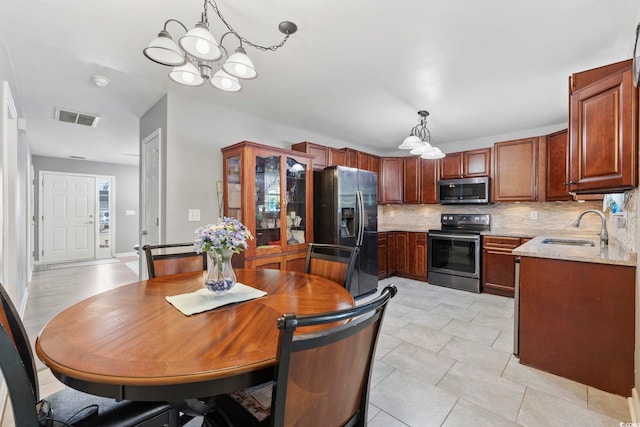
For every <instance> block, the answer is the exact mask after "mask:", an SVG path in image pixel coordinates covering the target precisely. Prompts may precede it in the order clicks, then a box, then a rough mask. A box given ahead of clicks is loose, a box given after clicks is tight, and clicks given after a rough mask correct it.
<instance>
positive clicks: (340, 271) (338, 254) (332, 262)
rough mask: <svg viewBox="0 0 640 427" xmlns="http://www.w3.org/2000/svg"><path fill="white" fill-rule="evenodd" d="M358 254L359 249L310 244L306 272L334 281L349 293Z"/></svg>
mask: <svg viewBox="0 0 640 427" xmlns="http://www.w3.org/2000/svg"><path fill="white" fill-rule="evenodd" d="M358 253H359V249H358V248H357V247H350V246H341V245H332V244H325V243H309V248H308V249H307V259H306V263H305V268H304V272H305V273H310V274H315V275H317V276H322V277H325V278H327V279H330V280H333V281H334V282H336V283H338V284H340V285H342V286H344V288H345V289H346V290H348V291H349V290H351V278H352V277H353V270H354V269H355V265H356V261H357V259H358Z"/></svg>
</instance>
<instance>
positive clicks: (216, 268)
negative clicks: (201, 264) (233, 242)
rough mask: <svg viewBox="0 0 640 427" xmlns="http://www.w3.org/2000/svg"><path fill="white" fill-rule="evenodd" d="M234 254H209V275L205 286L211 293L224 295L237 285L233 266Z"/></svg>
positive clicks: (229, 252) (205, 280)
mask: <svg viewBox="0 0 640 427" xmlns="http://www.w3.org/2000/svg"><path fill="white" fill-rule="evenodd" d="M232 255H233V252H231V251H228V252H215V251H209V252H207V275H206V276H205V279H204V285H205V287H206V288H207V289H209V290H210V291H211V292H214V293H217V294H222V293H225V292H227V291H228V290H229V289H231V288H233V287H234V286H235V284H236V273H234V271H233V266H232V265H231V256H232Z"/></svg>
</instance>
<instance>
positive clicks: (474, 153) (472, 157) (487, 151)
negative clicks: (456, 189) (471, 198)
mask: <svg viewBox="0 0 640 427" xmlns="http://www.w3.org/2000/svg"><path fill="white" fill-rule="evenodd" d="M439 164H440V179H455V178H468V177H476V176H489V175H490V173H491V148H480V149H478V150H469V151H460V152H457V153H449V154H447V155H446V156H445V157H444V158H442V159H440V160H439Z"/></svg>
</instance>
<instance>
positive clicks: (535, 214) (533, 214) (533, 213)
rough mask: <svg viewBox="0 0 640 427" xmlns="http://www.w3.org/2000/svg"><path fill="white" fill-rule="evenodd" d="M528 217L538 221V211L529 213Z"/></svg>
mask: <svg viewBox="0 0 640 427" xmlns="http://www.w3.org/2000/svg"><path fill="white" fill-rule="evenodd" d="M529 217H530V218H531V219H538V211H531V212H530V213H529Z"/></svg>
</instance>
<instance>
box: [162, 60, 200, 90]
mask: <svg viewBox="0 0 640 427" xmlns="http://www.w3.org/2000/svg"><path fill="white" fill-rule="evenodd" d="M169 78H170V79H171V80H173V81H174V82H176V83H180V84H181V85H185V86H200V85H201V84H202V83H204V79H203V78H202V76H201V75H200V71H199V70H198V68H196V66H195V65H193V63H191V62H187V63H186V64H184V65H181V66H180V67H175V68H174V69H173V70H171V72H170V73H169Z"/></svg>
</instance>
